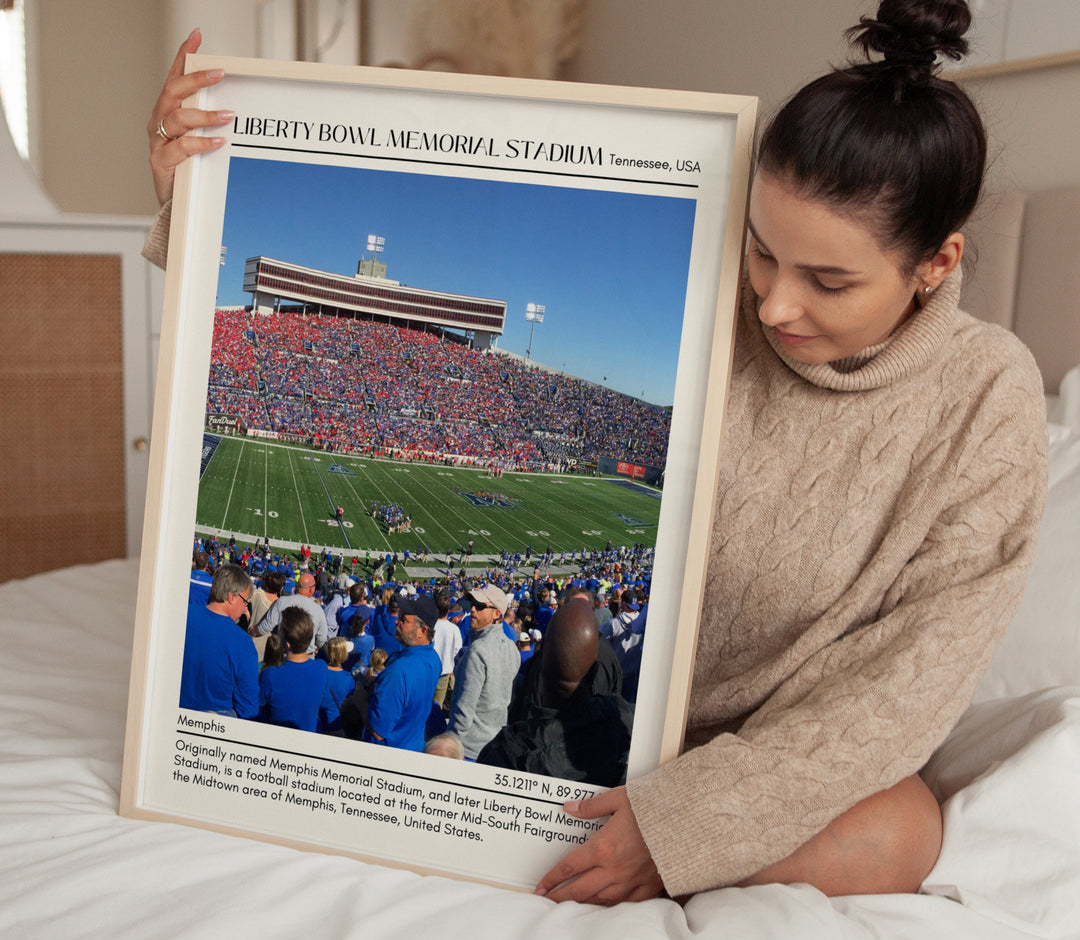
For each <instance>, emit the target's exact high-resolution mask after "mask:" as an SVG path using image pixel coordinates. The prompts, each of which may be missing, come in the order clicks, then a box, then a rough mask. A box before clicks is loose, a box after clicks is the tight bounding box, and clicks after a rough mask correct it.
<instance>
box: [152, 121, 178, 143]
mask: <svg viewBox="0 0 1080 940" xmlns="http://www.w3.org/2000/svg"><path fill="white" fill-rule="evenodd" d="M157 132H158V137H160V138H161V139H162V140H178V139H179V138H181V137H183V136H184V135H183V134H177V135H176V137H170V136H169V135H168V134H167V133H166V132H165V118H162V119H161V120H160V121H158V126H157Z"/></svg>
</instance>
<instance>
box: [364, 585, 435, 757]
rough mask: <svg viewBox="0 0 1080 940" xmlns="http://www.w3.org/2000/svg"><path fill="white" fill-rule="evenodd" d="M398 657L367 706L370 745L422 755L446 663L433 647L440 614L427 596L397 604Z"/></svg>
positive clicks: (378, 682) (381, 677) (388, 666)
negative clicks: (416, 752)
mask: <svg viewBox="0 0 1080 940" xmlns="http://www.w3.org/2000/svg"><path fill="white" fill-rule="evenodd" d="M397 603H398V617H397V627H396V629H395V631H394V638H395V639H396V640H397V641H398V642H399V643H400V644H401V646H402V649H401V650H400V651H398V652H396V653H394V654H393V655H392V656H391V657H390V659H389V661H388V662H387V664H386V668H385V669H384V670H383V671H382V673H380V675H379V678H378V679H376V680H375V685H374V686H373V687H372V689H371V698H370V701H369V703H368V723H369V725H370V728H371V730H370V733H369V734H368V735H366V736H365V740H366V741H372V742H374V743H375V744H384V745H386V746H387V747H399V748H404V749H405V750H409V751H423V749H424V727H425V725H426V724H427V720H428V717H429V716H430V715H431V708H432V705H433V704H434V699H435V687H436V686H437V685H438V684H439V675H440V674H441V672H442V663H441V661H440V660H439V654H438V653H436V652H435V650H434V648H433V647H432V645H431V637H432V634H433V633H434V630H435V621H436V620H438V619H439V611H438V608H437V607H436V606H435V601H434V600H433V599H432V598H431V597H430V596H429V595H427V594H414V595H412V596H408V597H399V598H398V602H397Z"/></svg>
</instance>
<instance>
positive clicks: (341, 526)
mask: <svg viewBox="0 0 1080 940" xmlns="http://www.w3.org/2000/svg"><path fill="white" fill-rule="evenodd" d="M308 460H310V461H311V465H312V466H313V467H314V468H315V472H316V473H317V474H318V475H319V482H320V483H321V484H322V488H323V492H324V493H326V499H327V501H328V502H329V503H330V515H331V516H332V517H334V518H337V506H336V505H335V503H334V500H333V498H332V497H331V496H330V490H329V489H328V488H327V486H326V480H324V479H323V475H322V471H321V470H320V469H319V465H318V463H317V462H316V461H315V458H314V457H308ZM337 526H338V528H339V529H340V530H341V537H342V538H343V539H345V545H346V547H347V548H348V549H349V551H350V552H351V551H352V542H350V541H349V534H348V533H347V532H346V531H345V525H344V521H343V520H339V521H338V524H337Z"/></svg>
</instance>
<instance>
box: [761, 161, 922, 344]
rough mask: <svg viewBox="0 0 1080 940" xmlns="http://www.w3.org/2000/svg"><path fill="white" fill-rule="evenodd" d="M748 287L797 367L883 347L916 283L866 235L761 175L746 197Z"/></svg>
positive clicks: (847, 219)
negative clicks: (747, 205) (748, 231)
mask: <svg viewBox="0 0 1080 940" xmlns="http://www.w3.org/2000/svg"><path fill="white" fill-rule="evenodd" d="M750 233H751V239H750V252H749V258H748V265H749V273H750V284H751V286H752V287H753V288H754V292H755V293H756V294H757V295H758V297H760V298H761V305H760V310H759V313H758V316H759V317H760V319H761V322H762V323H764V324H765V325H766V326H767V327H771V328H773V329H774V330H775V335H776V339H777V341H778V342H779V343H780V344H781V345H782V346H783V348H784V350H785V351H786V352H787V354H788V355H789V356H790V357H791V358H792V359H796V360H798V361H799V362H807V363H822V362H833V361H835V360H837V359H843V358H845V357H847V356H852V355H854V354H855V353H858V352H860V351H861V350H863V349H865V348H866V347H867V346H872V345H874V344H875V343H880V342H882V341H883V340H884V339H885V338H886V337H888V336H889V335H890V334H891V333H892V332H893V330H895V329H896V328H897V327H898V326H899V325H900V324H901V323H903V322H904V321H905V320H906V319H907V318H908V317H909V316H910V315H911V313H912V311H913V310H914V309H915V291H916V290H917V289H918V287H919V284H920V280H919V278H918V276H917V275H916V276H908V275H906V274H905V273H904V271H903V270H902V268H901V258H900V256H899V255H898V254H897V253H895V252H892V251H883V250H882V249H881V248H880V247H879V246H878V243H877V239H876V238H875V237H874V235H873V234H872V233H871V231H870V230H869V228H867V227H866V225H864V224H863V223H862V222H860V221H859V220H857V219H855V218H854V217H852V216H850V215H842V214H840V213H839V212H837V211H836V210H834V209H831V208H829V207H828V206H826V205H824V204H823V203H820V202H815V201H812V200H809V199H805V198H803V197H802V196H799V195H797V194H796V193H795V191H794V190H793V189H792V188H791V187H789V186H788V185H787V184H786V183H785V182H784V181H782V180H780V179H778V178H776V177H774V176H771V175H769V174H767V173H759V174H758V176H757V178H756V179H755V180H754V185H753V189H752V190H751V193H750Z"/></svg>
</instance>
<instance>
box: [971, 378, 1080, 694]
mask: <svg viewBox="0 0 1080 940" xmlns="http://www.w3.org/2000/svg"><path fill="white" fill-rule="evenodd" d="M1047 416H1048V418H1049V420H1050V424H1049V428H1048V430H1049V433H1050V453H1049V457H1050V460H1049V491H1048V493H1047V499H1046V512H1045V514H1044V515H1043V521H1042V526H1041V528H1040V531H1039V546H1038V549H1037V551H1036V555H1035V564H1034V566H1033V567H1032V570H1031V575H1030V576H1029V578H1028V584H1027V590H1026V591H1025V592H1024V598H1023V600H1022V601H1021V602H1020V607H1019V609H1018V610H1017V612H1016V616H1015V617H1014V618H1013V621H1012V624H1011V625H1010V626H1009V630H1008V633H1006V635H1005V639H1004V641H1003V642H1002V644H1001V646H1000V647H999V648H998V651H997V653H996V654H995V655H994V659H993V661H992V662H991V664H990V668H989V670H988V671H987V673H986V675H985V676H984V677H983V680H982V682H981V683H980V685H979V688H978V691H977V692H976V694H975V701H976V702H981V701H986V700H988V699H993V698H1002V697H1006V696H1015V695H1025V694H1027V693H1028V692H1035V691H1037V690H1039V689H1044V688H1047V687H1048V686H1052V685H1078V684H1080V576H1078V572H1080V366H1077V367H1076V368H1074V369H1072V370H1071V371H1070V372H1069V373H1068V374H1067V375H1066V376H1065V379H1064V380H1063V381H1062V383H1061V389H1060V394H1059V395H1057V396H1053V397H1050V398H1048V399H1047Z"/></svg>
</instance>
